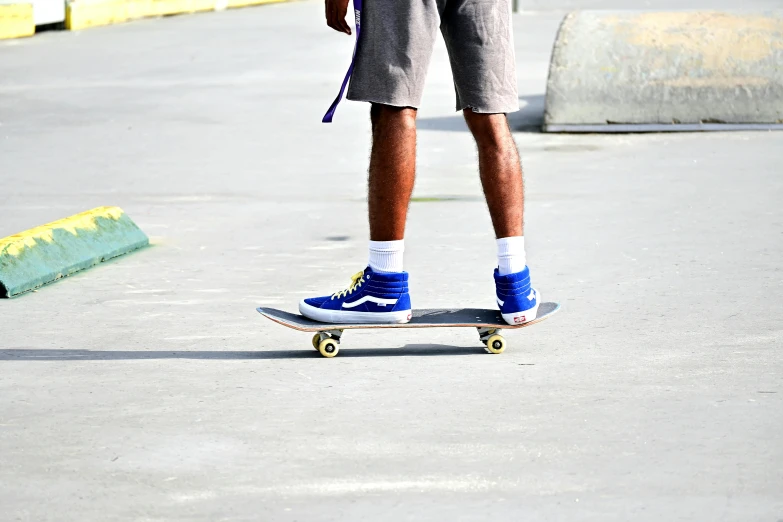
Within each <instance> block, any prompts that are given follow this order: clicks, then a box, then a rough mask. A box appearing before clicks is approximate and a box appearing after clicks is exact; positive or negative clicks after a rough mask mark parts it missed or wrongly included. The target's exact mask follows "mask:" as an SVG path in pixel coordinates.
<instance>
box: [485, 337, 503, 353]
mask: <svg viewBox="0 0 783 522" xmlns="http://www.w3.org/2000/svg"><path fill="white" fill-rule="evenodd" d="M505 349H506V340H505V339H503V337H502V336H500V335H497V334H495V335H490V336H489V339H487V348H486V350H487V351H488V352H489V353H503V351H504V350H505Z"/></svg>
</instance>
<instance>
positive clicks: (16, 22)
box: [0, 4, 35, 40]
mask: <svg viewBox="0 0 783 522" xmlns="http://www.w3.org/2000/svg"><path fill="white" fill-rule="evenodd" d="M33 34H35V21H34V19H33V4H0V40H3V39H6V38H20V37H22V36H32V35H33Z"/></svg>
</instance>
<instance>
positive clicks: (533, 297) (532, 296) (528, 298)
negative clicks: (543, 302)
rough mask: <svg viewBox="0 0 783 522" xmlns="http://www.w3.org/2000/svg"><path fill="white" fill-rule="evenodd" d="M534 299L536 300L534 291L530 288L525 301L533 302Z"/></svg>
mask: <svg viewBox="0 0 783 522" xmlns="http://www.w3.org/2000/svg"><path fill="white" fill-rule="evenodd" d="M535 298H536V293H535V291H534V290H533V289H532V288H531V289H530V294H528V296H527V300H528V301H532V300H533V299H535Z"/></svg>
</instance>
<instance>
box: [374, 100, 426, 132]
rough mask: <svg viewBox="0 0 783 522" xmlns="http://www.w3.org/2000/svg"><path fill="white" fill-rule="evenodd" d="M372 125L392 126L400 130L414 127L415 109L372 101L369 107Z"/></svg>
mask: <svg viewBox="0 0 783 522" xmlns="http://www.w3.org/2000/svg"><path fill="white" fill-rule="evenodd" d="M370 118H371V120H372V126H373V128H375V127H376V126H377V125H382V126H384V127H387V126H388V127H393V128H397V129H400V130H409V129H413V130H415V129H416V109H414V108H412V107H392V106H391V105H381V104H378V103H373V104H372V107H371V108H370Z"/></svg>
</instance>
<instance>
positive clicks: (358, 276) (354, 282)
mask: <svg viewBox="0 0 783 522" xmlns="http://www.w3.org/2000/svg"><path fill="white" fill-rule="evenodd" d="M362 283H364V270H362V271H361V272H357V273H355V274H354V275H352V276H351V284H350V285H348V288H346V289H345V290H340V291H339V292H335V293H334V294H332V299H334V298H335V297H336V298H338V299H339V298H340V297H342V296H344V295H348V294H350V293H352V292H353V291H354V290H356V289H357V288H358V287H359V286H361V284H362Z"/></svg>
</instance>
